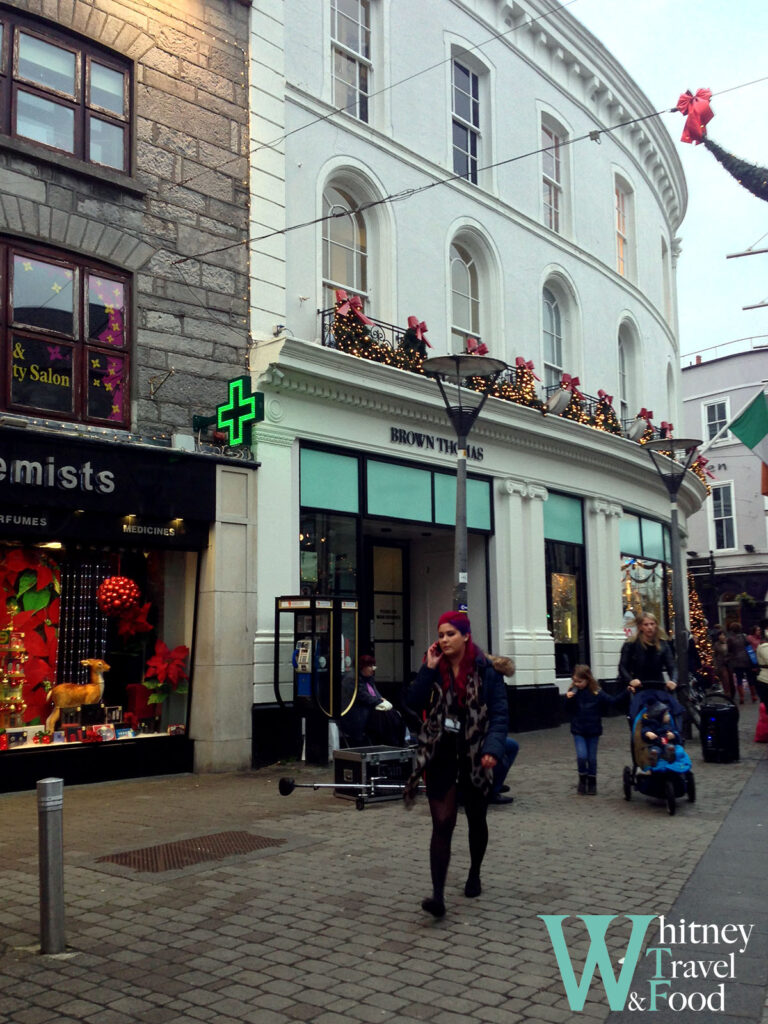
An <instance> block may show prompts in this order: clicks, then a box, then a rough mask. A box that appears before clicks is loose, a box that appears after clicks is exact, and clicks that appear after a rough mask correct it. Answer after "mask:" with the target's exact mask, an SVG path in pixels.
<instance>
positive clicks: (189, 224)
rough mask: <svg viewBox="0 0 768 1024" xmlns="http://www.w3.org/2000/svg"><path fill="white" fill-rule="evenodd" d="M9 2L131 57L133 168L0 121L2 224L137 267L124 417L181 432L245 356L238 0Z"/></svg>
mask: <svg viewBox="0 0 768 1024" xmlns="http://www.w3.org/2000/svg"><path fill="white" fill-rule="evenodd" d="M4 6H5V7H6V8H15V9H16V10H19V11H24V12H25V13H28V14H31V15H39V16H40V18H41V19H43V21H42V22H41V24H42V25H44V22H45V21H46V20H47V21H48V22H49V23H53V24H55V25H58V26H59V27H61V28H64V29H67V30H71V31H72V32H75V33H80V34H81V35H82V37H84V38H85V39H87V40H91V41H93V42H97V43H100V44H103V45H104V46H106V47H109V48H110V49H111V50H112V51H114V52H115V53H117V54H120V55H122V56H124V57H128V58H130V59H131V60H132V61H133V62H134V64H133V66H134V96H133V102H134V136H133V153H134V158H133V168H132V173H131V174H123V173H121V172H117V171H111V170H109V169H107V168H99V167H96V166H93V165H90V164H87V163H85V162H83V161H81V160H79V159H75V158H72V157H69V156H67V155H62V154H58V153H53V152H51V151H46V150H44V149H43V148H42V147H39V146H37V145H35V144H34V143H31V142H26V141H24V140H22V139H14V138H11V137H9V136H6V135H0V234H3V235H6V236H9V235H10V236H16V237H20V238H23V239H25V240H28V241H30V242H36V243H40V244H45V245H52V246H56V247H57V248H59V249H63V250H68V251H70V252H73V253H76V254H81V255H87V256H89V257H92V258H96V259H98V260H100V261H103V262H105V263H108V264H111V265H113V266H114V267H115V268H117V269H119V270H123V271H128V272H130V273H131V274H132V275H133V299H134V326H135V329H134V332H133V352H134V371H133V387H132V423H131V426H132V429H133V430H134V431H137V432H139V433H144V434H155V433H170V432H171V431H173V430H183V431H186V432H189V431H190V430H191V418H192V415H193V414H195V413H203V414H209V413H211V412H212V411H213V408H214V406H215V405H217V404H219V403H220V402H221V401H222V399H223V398H224V396H225V390H224V386H223V381H226V380H228V379H229V378H231V377H233V376H236V375H238V374H240V373H243V372H245V369H246V366H247V344H248V324H247V321H248V298H247V295H248V252H247V244H246V242H247V231H248V185H247V177H248V88H247V61H246V53H247V48H248V6H247V4H244V3H241V2H238V0H189V2H177V0H170V2H167V0H163V2H162V3H161V2H158V0H149V2H146V3H145V2H142V0H136V2H127V3H120V2H115V0H94V2H92V3H89V2H84V0H37V2H36V0H24V2H18V3H14V4H7V5H3V4H1V3H0V11H2V9H3V7H4ZM214 249H218V250H219V251H217V252H211V251H210V250H214ZM180 260H183V262H179V261H180ZM171 368H173V369H174V371H175V373H174V374H173V375H172V376H170V377H169V378H168V379H167V380H166V381H165V383H163V384H162V386H161V387H160V388H159V389H155V388H151V387H150V378H155V382H156V384H157V383H158V381H159V380H161V379H162V375H163V374H164V372H165V371H168V370H170V369H171ZM158 375H160V377H159V378H158ZM153 390H154V391H155V394H154V397H152V394H151V392H152V391H153Z"/></svg>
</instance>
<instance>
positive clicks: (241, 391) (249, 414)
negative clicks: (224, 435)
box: [216, 376, 264, 445]
mask: <svg viewBox="0 0 768 1024" xmlns="http://www.w3.org/2000/svg"><path fill="white" fill-rule="evenodd" d="M227 387H228V388H229V400H228V401H226V402H225V403H224V404H223V405H219V406H217V407H216V426H217V427H218V428H219V430H226V431H228V432H229V443H230V445H238V444H250V443H251V428H252V426H253V424H254V423H258V422H259V421H260V420H263V419H264V395H263V394H261V392H257V393H256V394H253V392H252V391H251V378H250V377H248V376H244V377H235V379H234V380H231V381H229V383H228V385H227Z"/></svg>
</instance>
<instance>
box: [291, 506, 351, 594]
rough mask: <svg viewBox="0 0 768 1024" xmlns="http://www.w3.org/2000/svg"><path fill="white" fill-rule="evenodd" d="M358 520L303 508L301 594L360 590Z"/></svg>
mask: <svg viewBox="0 0 768 1024" xmlns="http://www.w3.org/2000/svg"><path fill="white" fill-rule="evenodd" d="M357 524H358V520H357V519H355V518H353V517H351V516H334V515H328V514H327V513H324V512H314V513H311V512H302V515H301V528H300V531H299V563H300V565H299V571H300V584H301V593H302V594H342V595H344V594H349V595H354V594H356V593H357V550H358V540H357V531H358V525H357Z"/></svg>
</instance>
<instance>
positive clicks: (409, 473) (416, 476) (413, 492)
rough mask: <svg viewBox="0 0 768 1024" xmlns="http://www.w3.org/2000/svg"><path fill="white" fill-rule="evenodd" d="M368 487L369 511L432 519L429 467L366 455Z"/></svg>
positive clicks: (409, 517) (391, 516)
mask: <svg viewBox="0 0 768 1024" xmlns="http://www.w3.org/2000/svg"><path fill="white" fill-rule="evenodd" d="M367 487H368V502H367V511H368V514H369V515H373V516H387V517H388V518H391V519H420V520H422V521H423V522H427V523H428V522H431V521H432V474H431V473H430V471H429V470H428V469H416V468H415V467H413V466H403V465H401V464H399V463H395V462H375V461H373V460H372V459H369V460H368V465H367Z"/></svg>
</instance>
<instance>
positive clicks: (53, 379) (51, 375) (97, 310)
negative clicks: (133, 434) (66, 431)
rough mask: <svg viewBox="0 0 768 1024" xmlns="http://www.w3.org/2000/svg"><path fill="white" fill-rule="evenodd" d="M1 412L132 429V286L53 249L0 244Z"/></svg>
mask: <svg viewBox="0 0 768 1024" xmlns="http://www.w3.org/2000/svg"><path fill="white" fill-rule="evenodd" d="M0 278H2V280H3V281H4V282H5V285H4V295H3V297H2V301H0V344H1V346H2V352H3V359H2V363H1V364H0V380H2V399H1V401H2V406H3V407H4V408H5V409H8V410H12V411H14V412H25V413H30V414H33V415H39V416H51V417H54V418H59V419H69V420H78V421H80V422H83V423H98V424H102V425H109V426H119V427H126V426H128V425H129V422H130V342H129V324H128V309H129V308H130V283H129V280H128V278H127V277H126V276H125V275H122V274H118V273H115V272H114V271H112V270H108V269H107V268H106V267H101V266H98V265H96V264H94V263H92V262H90V261H88V260H83V259H81V258H79V257H72V256H69V255H66V256H65V255H61V256H59V255H57V254H55V253H54V252H53V251H51V250H42V249H37V248H32V247H27V246H24V247H22V246H18V245H14V244H13V243H10V242H7V243H5V244H3V243H2V242H0Z"/></svg>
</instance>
